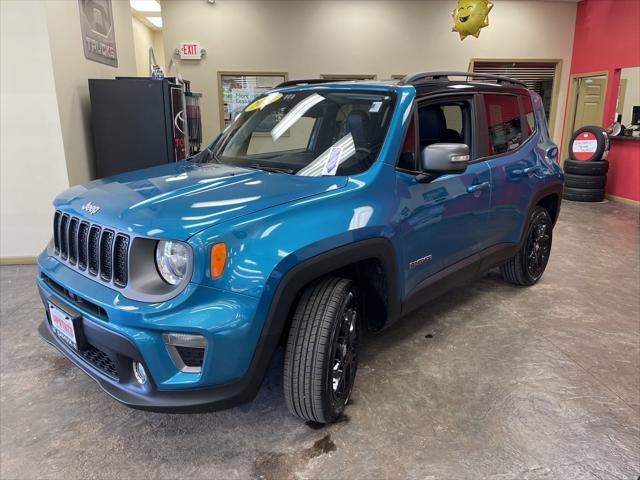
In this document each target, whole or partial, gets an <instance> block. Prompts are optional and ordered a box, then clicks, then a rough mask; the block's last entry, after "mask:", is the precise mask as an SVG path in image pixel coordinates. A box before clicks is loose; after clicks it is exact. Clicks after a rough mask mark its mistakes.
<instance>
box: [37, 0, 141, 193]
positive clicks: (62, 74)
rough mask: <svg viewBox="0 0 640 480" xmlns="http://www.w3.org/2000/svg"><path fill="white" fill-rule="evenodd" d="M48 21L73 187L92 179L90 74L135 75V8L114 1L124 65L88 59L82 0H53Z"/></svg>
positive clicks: (48, 6) (49, 7)
mask: <svg viewBox="0 0 640 480" xmlns="http://www.w3.org/2000/svg"><path fill="white" fill-rule="evenodd" d="M43 3H44V4H45V5H46V10H47V24H48V29H49V41H50V45H51V58H52V59H53V73H54V77H55V82H56V92H57V96H58V105H59V108H60V123H61V126H62V138H63V142H64V151H65V156H66V160H67V170H68V172H69V182H70V184H71V185H75V184H78V183H83V182H86V181H87V180H88V179H90V178H92V172H93V169H94V166H93V142H92V139H91V126H90V108H89V107H90V103H89V86H88V83H87V79H89V78H114V77H115V76H135V75H136V60H135V54H134V46H133V30H132V26H131V12H130V8H129V2H128V1H114V2H112V8H113V17H114V29H115V34H116V46H117V51H118V67H117V68H114V67H111V66H108V65H103V64H101V63H97V62H93V61H90V60H87V59H86V58H85V57H84V50H83V47H82V34H81V31H80V11H79V8H78V2H77V1H70V0H47V1H46V2H43Z"/></svg>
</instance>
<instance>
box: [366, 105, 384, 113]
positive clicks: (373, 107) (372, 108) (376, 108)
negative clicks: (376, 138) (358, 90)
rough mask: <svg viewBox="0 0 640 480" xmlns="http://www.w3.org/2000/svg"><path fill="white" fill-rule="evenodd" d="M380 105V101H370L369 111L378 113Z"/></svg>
mask: <svg viewBox="0 0 640 480" xmlns="http://www.w3.org/2000/svg"><path fill="white" fill-rule="evenodd" d="M381 106H382V102H373V103H371V108H369V112H370V113H378V112H379V111H380V107H381Z"/></svg>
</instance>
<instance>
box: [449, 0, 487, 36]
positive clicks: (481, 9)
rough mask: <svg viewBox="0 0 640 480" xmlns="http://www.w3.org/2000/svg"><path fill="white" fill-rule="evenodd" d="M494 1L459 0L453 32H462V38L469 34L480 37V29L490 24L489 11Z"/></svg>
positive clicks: (455, 10)
mask: <svg viewBox="0 0 640 480" xmlns="http://www.w3.org/2000/svg"><path fill="white" fill-rule="evenodd" d="M492 8H493V3H491V2H489V1H488V0H458V5H457V6H456V8H455V9H454V10H453V13H452V16H453V28H452V29H451V31H452V32H458V33H459V34H460V40H464V39H465V38H467V36H468V35H473V36H474V37H476V38H478V37H479V36H480V29H481V28H483V27H486V26H488V25H489V12H490V11H491V9H492Z"/></svg>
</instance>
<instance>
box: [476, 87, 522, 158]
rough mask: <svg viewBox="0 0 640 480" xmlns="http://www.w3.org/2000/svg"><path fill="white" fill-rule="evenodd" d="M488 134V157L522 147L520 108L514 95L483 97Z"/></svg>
mask: <svg viewBox="0 0 640 480" xmlns="http://www.w3.org/2000/svg"><path fill="white" fill-rule="evenodd" d="M484 105H485V114H486V119H487V127H488V130H489V131H488V134H489V155H499V154H501V153H506V152H509V151H511V150H515V149H517V148H518V147H519V146H520V145H522V142H523V141H524V140H523V134H522V125H521V121H520V118H521V117H520V107H519V105H518V98H517V97H516V96H515V95H494V94H485V95H484Z"/></svg>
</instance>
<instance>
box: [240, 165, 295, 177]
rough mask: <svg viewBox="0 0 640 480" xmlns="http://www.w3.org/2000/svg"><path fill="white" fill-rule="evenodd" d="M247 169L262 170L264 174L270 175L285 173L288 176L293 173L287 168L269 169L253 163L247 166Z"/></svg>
mask: <svg viewBox="0 0 640 480" xmlns="http://www.w3.org/2000/svg"><path fill="white" fill-rule="evenodd" d="M249 168H255V169H257V170H264V171H265V172H272V173H286V174H289V175H291V174H292V173H293V170H290V169H288V168H278V167H269V166H266V165H261V164H259V163H253V164H251V165H249Z"/></svg>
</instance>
